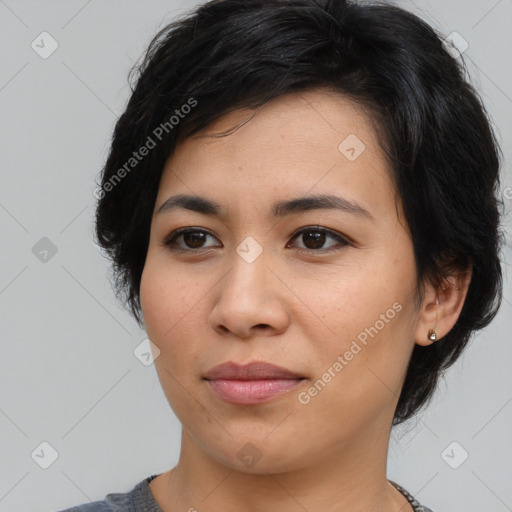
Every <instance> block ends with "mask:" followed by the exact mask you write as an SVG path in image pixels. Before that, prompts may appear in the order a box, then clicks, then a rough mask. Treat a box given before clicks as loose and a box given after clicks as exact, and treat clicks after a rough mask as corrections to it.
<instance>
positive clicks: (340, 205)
mask: <svg viewBox="0 0 512 512" xmlns="http://www.w3.org/2000/svg"><path fill="white" fill-rule="evenodd" d="M180 208H181V209H185V210H191V211H193V212H197V213H202V214H203V215H210V216H214V217H215V216H216V217H226V216H227V215H226V210H225V209H224V208H223V207H222V206H221V205H220V204H219V203H217V202H215V201H212V200H211V199H207V198H205V197H200V196H191V195H185V194H180V195H176V196H172V197H170V198H169V199H167V200H166V201H164V203H162V205H161V206H160V207H159V208H158V211H157V215H159V214H162V213H166V212H169V211H172V210H176V209H180ZM327 209H329V210H341V211H343V212H347V213H351V214H353V215H357V216H359V217H366V218H367V219H369V220H372V221H375V218H374V217H373V216H372V215H371V213H370V212H369V211H368V210H365V209H364V208H363V207H362V206H361V205H360V204H358V203H356V202H355V201H349V200H348V199H344V198H342V197H338V196H334V195H329V194H321V195H314V196H306V197H298V198H295V199H289V200H286V201H279V202H277V203H274V204H273V205H272V215H273V216H274V217H285V216H287V215H292V214H297V213H302V212H305V211H309V210H327Z"/></svg>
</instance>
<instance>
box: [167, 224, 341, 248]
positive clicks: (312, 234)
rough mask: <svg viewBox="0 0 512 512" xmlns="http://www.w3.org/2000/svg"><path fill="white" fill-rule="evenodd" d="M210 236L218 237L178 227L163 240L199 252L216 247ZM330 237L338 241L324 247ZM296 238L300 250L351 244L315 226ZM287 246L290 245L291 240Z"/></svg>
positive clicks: (339, 246) (168, 243)
mask: <svg viewBox="0 0 512 512" xmlns="http://www.w3.org/2000/svg"><path fill="white" fill-rule="evenodd" d="M208 237H211V238H213V239H216V237H215V236H213V235H212V234H211V233H209V232H208V231H205V230H203V229H197V228H184V229H178V230H177V231H174V232H173V233H171V234H170V235H169V236H168V237H167V238H166V239H165V240H164V241H163V245H165V246H166V247H167V248H169V249H170V250H171V251H178V252H198V251H199V250H201V249H205V248H212V247H216V246H215V245H204V244H205V242H206V241H207V239H208ZM329 238H331V239H332V240H334V241H335V242H337V243H335V244H331V246H329V247H327V248H323V246H324V244H325V243H326V240H327V239H329ZM180 239H182V241H183V243H184V244H185V246H183V245H180V244H179V243H178V240H180ZM295 239H301V240H302V242H303V244H304V247H299V252H328V251H332V250H339V249H340V248H343V247H345V246H347V245H350V242H348V241H347V240H346V239H345V238H344V237H343V236H341V235H339V234H338V233H336V232H334V231H331V230H329V229H326V228H322V227H314V226H310V227H307V228H302V229H301V230H300V231H298V232H296V233H294V234H293V236H292V238H291V240H292V241H293V240H295ZM292 245H293V244H292ZM217 247H218V246H217ZM286 247H287V248H288V247H290V242H289V243H288V244H287V245H286Z"/></svg>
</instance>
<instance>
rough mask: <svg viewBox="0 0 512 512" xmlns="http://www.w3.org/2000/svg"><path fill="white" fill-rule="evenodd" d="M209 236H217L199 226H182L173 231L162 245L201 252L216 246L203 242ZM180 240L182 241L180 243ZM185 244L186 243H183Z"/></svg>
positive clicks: (182, 250) (180, 250)
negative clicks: (205, 244)
mask: <svg viewBox="0 0 512 512" xmlns="http://www.w3.org/2000/svg"><path fill="white" fill-rule="evenodd" d="M208 237H212V238H215V237H214V236H213V235H212V234H211V233H210V232H208V231H205V230H204V229H198V228H181V229H177V230H176V231H173V232H172V233H171V234H170V235H169V236H168V237H167V238H166V239H165V240H164V241H163V242H162V245H164V246H165V247H167V248H168V249H169V250H171V251H177V252H199V251H200V250H201V249H205V248H208V249H209V248H211V247H215V246H211V245H209V246H208V245H207V246H204V245H203V244H204V243H205V242H206V240H207V239H208ZM180 242H182V243H181V244H180ZM183 244H185V245H183Z"/></svg>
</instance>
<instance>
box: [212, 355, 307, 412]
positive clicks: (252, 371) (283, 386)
mask: <svg viewBox="0 0 512 512" xmlns="http://www.w3.org/2000/svg"><path fill="white" fill-rule="evenodd" d="M304 378H305V377H302V376H301V375H299V374H297V373H295V372H293V371H291V370H288V369H286V368H282V367H280V366H276V365H273V364H270V363H265V362H253V363H249V364H246V365H239V364H237V363H233V362H231V361H229V362H227V363H223V364H220V365H218V366H216V367H215V368H212V369H211V370H210V371H209V372H208V373H207V374H206V376H205V377H204V379H205V380H206V381H207V382H208V384H209V387H210V389H211V390H212V391H213V392H214V393H215V394H216V395H217V396H218V397H220V398H221V399H222V400H224V401H226V402H229V403H231V404H235V405H256V404H261V403H264V402H267V401H269V400H271V399H273V398H275V397H277V396H279V395H282V394H283V393H285V392H287V391H291V390H292V389H293V388H295V387H297V386H299V385H300V384H301V383H302V381H303V380H304Z"/></svg>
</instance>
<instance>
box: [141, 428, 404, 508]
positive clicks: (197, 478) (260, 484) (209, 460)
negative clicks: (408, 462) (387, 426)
mask: <svg viewBox="0 0 512 512" xmlns="http://www.w3.org/2000/svg"><path fill="white" fill-rule="evenodd" d="M377 433H378V434H379V435H377ZM388 443H389V431H387V432H386V431H384V432H383V430H382V428H380V429H375V430H373V431H372V430H371V429H370V430H369V431H368V432H367V433H366V435H361V434H360V433H359V434H358V438H357V439H351V440H350V441H347V442H344V443H343V444H342V445H340V446H339V447H334V448H332V449H330V450H329V456H328V457H322V458H321V459H319V460H316V461H314V462H313V463H308V464H304V465H303V466H302V467H296V468H295V469H293V470H290V471H285V472H275V473H273V472H272V471H270V470H269V468H264V467H263V466H261V468H260V470H259V471H258V472H254V471H255V468H256V467H257V466H258V464H256V465H255V466H254V468H253V469H252V470H251V471H252V472H242V471H240V470H239V469H236V468H233V467H228V466H227V465H225V464H223V463H221V462H219V461H218V460H216V459H214V458H213V457H211V456H210V455H209V454H208V453H207V452H205V451H204V450H203V449H202V448H201V446H200V445H198V443H197V442H196V441H195V439H194V438H193V437H192V436H191V435H190V434H189V433H188V431H186V430H183V431H182V441H181V453H180V459H179V462H178V464H177V465H176V467H175V468H174V469H173V470H171V471H169V472H167V473H165V474H164V475H162V477H163V478H161V480H160V482H159V484H158V485H156V482H155V485H154V486H151V488H152V491H153V494H154V496H155V499H156V500H157V502H158V504H159V505H160V507H161V508H162V510H163V511H164V512H175V511H178V510H187V511H190V512H194V511H198V510H200V511H201V512H218V511H219V510H222V511H223V512H235V511H239V510H245V511H248V512H260V511H267V510H274V509H276V508H277V507H278V508H279V510H280V511H281V512H292V511H293V512H296V511H297V510H301V509H302V510H307V511H308V512H320V511H322V512H325V510H329V511H332V512H355V511H360V510H365V511H368V512H377V511H379V512H381V511H383V510H386V511H388V510H400V511H401V512H409V511H411V510H412V508H411V506H410V505H409V504H408V502H407V500H406V499H405V497H404V496H402V495H401V494H400V493H399V492H398V491H397V490H396V489H395V488H394V487H393V486H392V485H391V484H390V483H389V482H388V481H387V477H386V461H387V451H388ZM270 469H271V468H270ZM159 478H160V477H159ZM155 480H156V479H155ZM276 505H277V507H276Z"/></svg>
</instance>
